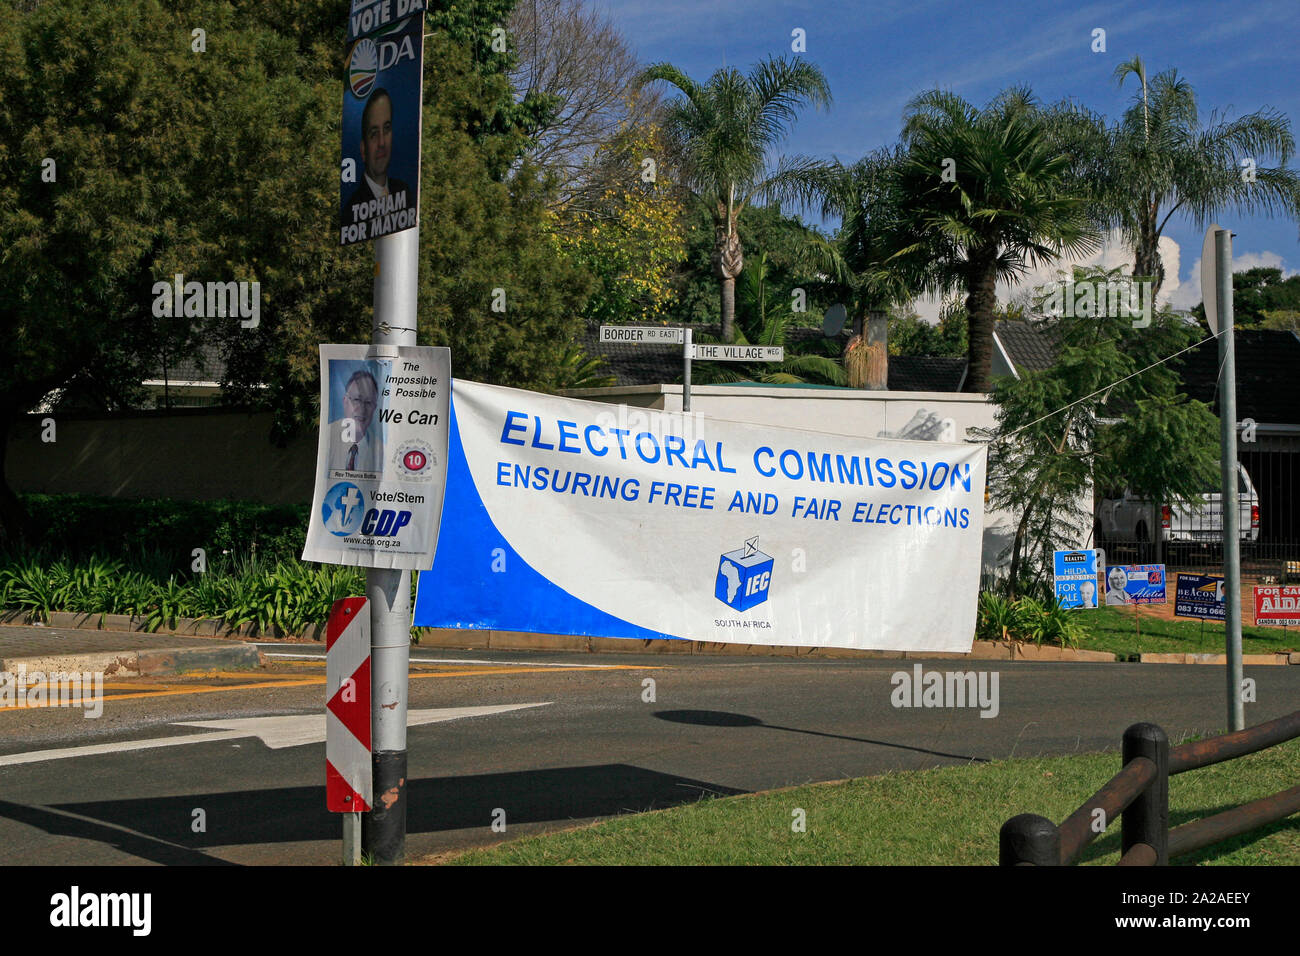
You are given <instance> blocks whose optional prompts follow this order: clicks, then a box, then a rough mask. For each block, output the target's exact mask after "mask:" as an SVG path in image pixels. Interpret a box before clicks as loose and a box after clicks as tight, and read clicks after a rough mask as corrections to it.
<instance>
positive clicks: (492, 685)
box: [0, 646, 1300, 865]
mask: <svg viewBox="0 0 1300 956" xmlns="http://www.w3.org/2000/svg"><path fill="white" fill-rule="evenodd" d="M266 649H267V650H269V651H271V652H272V653H290V654H299V653H301V654H306V655H309V656H310V655H314V654H316V649H315V648H312V647H305V648H304V647H293V646H280V647H277V648H266ZM412 657H413V668H412V675H413V676H412V680H411V699H410V705H409V706H410V708H411V709H412V710H413V711H418V710H425V709H445V708H461V707H484V706H489V705H518V704H541V705H543V706H534V707H527V708H522V709H516V710H512V711H509V712H504V713H495V714H489V715H485V716H473V717H458V718H456V719H446V720H443V721H441V722H437V723H428V724H423V725H420V726H413V727H411V729H410V731H409V736H408V747H409V773H410V780H409V783H408V801H409V804H408V838H407V855H408V858H409V859H417V858H420V857H422V856H425V855H431V854H437V853H441V852H445V851H448V850H454V849H458V848H463V847H468V846H479V845H487V844H491V843H494V842H497V841H499V840H502V839H510V838H514V837H517V836H521V835H524V834H528V833H534V832H538V831H540V830H546V829H555V828H559V827H564V826H569V825H571V824H572V823H574V822H576V821H584V820H589V819H593V818H597V817H604V816H608V815H613V814H619V813H624V812H630V811H636V810H644V809H649V808H660V807H665V806H670V805H673V804H677V803H682V802H687V801H692V800H695V799H698V798H699V797H700V796H701V795H702V794H734V793H743V792H750V791H754V790H760V789H769V788H775V787H784V786H790V785H794V784H800V783H807V782H810V781H818V780H832V779H840V778H844V777H852V776H862V775H867V774H876V773H882V772H885V771H888V770H896V769H909V768H923V767H933V766H939V765H947V764H960V763H966V762H970V761H983V760H992V759H1000V758H1004V757H1008V756H1032V755H1049V754H1066V753H1072V752H1076V751H1084V750H1100V749H1117V748H1118V745H1119V740H1120V735H1121V733H1122V732H1123V730H1124V728H1125V727H1126V726H1128V725H1129V724H1131V723H1134V722H1136V721H1139V720H1149V721H1154V722H1156V723H1159V724H1161V725H1162V726H1163V727H1165V728H1166V730H1167V731H1168V732H1169V734H1170V737H1171V739H1172V740H1174V741H1175V742H1177V741H1178V740H1179V739H1180V738H1181V737H1182V736H1184V735H1187V734H1191V733H1215V732H1219V731H1220V730H1221V729H1222V727H1223V725H1224V713H1225V705H1224V686H1223V685H1224V672H1223V668H1221V667H1212V666H1177V665H1167V666H1161V665H1137V664H1044V663H1020V664H1013V663H1009V662H1008V663H997V664H990V663H987V662H970V663H967V662H957V661H927V662H924V664H923V667H924V670H925V671H927V672H928V671H936V670H937V671H941V672H942V671H948V670H974V671H977V672H983V673H986V674H988V675H990V676H991V675H993V674H996V675H997V680H998V685H997V686H998V695H997V713H996V716H989V717H982V716H981V708H979V707H963V708H957V707H895V706H893V704H892V703H891V692H892V691H893V683H892V681H891V675H893V674H895V673H896V672H898V671H905V672H907V674H908V675H909V677H910V675H911V674H912V671H913V667H914V666H915V664H916V663H917V662H915V661H911V662H903V661H817V660H809V659H799V660H791V659H788V658H726V657H716V658H715V657H690V658H685V657H670V656H666V655H657V656H653V657H649V656H647V657H632V656H629V655H623V654H619V655H587V654H581V655H580V654H540V653H538V654H530V653H526V652H499V653H491V652H464V653H458V652H454V651H452V652H448V651H443V650H429V651H424V650H418V649H417V650H415V651H414V652H413V655H412ZM274 660H275V662H276V663H275V664H274V666H273V667H271V668H270V669H268V670H267V671H266V672H263V673H258V674H254V675H251V676H250V675H231V676H227V677H217V678H196V679H192V680H184V681H182V680H176V679H158V680H151V679H138V680H134V681H123V682H120V683H119V684H115V685H112V686H111V687H108V688H106V689H105V694H106V695H108V696H107V697H106V699H105V701H104V706H103V713H102V716H100V717H98V718H95V719H87V718H85V717H84V716H83V714H82V711H81V710H80V709H54V708H42V709H3V710H0V864H5V865H14V864H28V863H31V864H58V865H62V864H77V865H86V864H119V863H158V864H218V865H220V864H223V863H240V864H289V863H315V864H331V863H334V862H336V861H337V859H338V856H339V852H340V845H341V844H340V821H339V818H338V817H337V816H336V815H333V814H330V813H328V812H326V810H325V807H324V803H325V800H324V762H325V753H324V751H325V747H324V743H323V742H319V740H318V741H317V742H312V743H306V744H297V745H293V744H292V741H290V742H289V744H286V742H285V740H284V739H277V738H275V734H274V733H272V732H269V731H268V733H270V737H268V738H265V739H264V738H263V737H259V736H257V735H256V733H255V731H254V730H253V729H249V728H259V727H261V726H262V724H257V723H254V724H239V725H237V726H236V728H235V729H233V730H232V729H230V728H231V725H230V724H229V723H228V722H229V721H231V720H236V719H246V718H257V717H267V716H273V715H294V714H297V715H315V716H317V717H319V716H320V715H321V714H322V712H323V698H324V689H323V683H324V668H323V664H322V662H323V658H321V657H318V658H317V659H316V660H311V659H300V658H286V657H277V658H274ZM438 662H442V663H438ZM474 662H478V663H474ZM1246 675H1247V676H1248V677H1251V678H1254V679H1255V680H1256V682H1257V698H1258V702H1257V703H1251V704H1247V705H1246V717H1247V723H1248V724H1255V723H1260V722H1262V721H1264V720H1269V719H1272V718H1274V717H1278V716H1281V715H1282V714H1285V713H1288V712H1290V711H1292V710H1294V709H1296V708H1297V707H1300V667H1258V668H1247V670H1246ZM647 679H651V680H653V681H654V684H653V697H654V699H653V701H649V700H646V699H645V698H646V697H649V696H650V694H649V692H648V691H649V689H648V688H647V687H646V685H645V684H644V683H643V682H644V681H646V680H647ZM987 679H988V678H986V680H987ZM986 686H991V685H986ZM984 710H985V711H991V710H992V708H991V707H986V708H984ZM444 716H445V715H444ZM202 721H221V722H226V723H225V726H224V729H223V728H213V727H211V726H208V727H192V726H178V724H179V723H182V722H202ZM299 723H302V722H299ZM308 723H309V724H310V721H308ZM320 728H321V732H320V739H323V718H321V721H320ZM281 730H283V728H281ZM245 731H247V734H246V735H244V733H245ZM186 736H197V737H200V738H202V739H200V740H195V741H193V742H190V743H183V744H180V743H178V740H177V739H176V738H182V737H186ZM158 738H168V740H169V742H170V743H172V744H176V745H172V746H161V747H148V748H145V749H140V748H139V747H138V742H139V741H142V740H156V739H158ZM214 738H215V739H214ZM267 740H270V741H271V742H272V743H274V744H276V746H268V745H267ZM133 742H136V743H137V746H136V747H135V749H121V748H124V747H125V748H131V747H132V743H133ZM95 745H104V746H103V747H102V749H104V750H105V751H106V752H95V753H89V754H87V753H81V754H79V755H74V756H68V755H67V754H59V753H57V751H61V750H63V749H64V748H85V747H90V746H95ZM45 751H55V752H56V753H45V754H43V755H41V759H37V760H29V761H28V762H15V761H17V760H19V759H20V758H19V755H23V754H32V753H34V752H45ZM1085 796H1087V795H1086V794H1081V795H1080V798H1081V799H1082V798H1083V797H1085ZM498 809H500V810H504V812H505V825H506V832H505V833H504V834H503V833H499V832H494V830H493V829H492V822H493V818H494V811H497V810H498ZM200 811H201V812H200ZM496 816H497V818H498V819H499V818H500V814H496ZM200 823H201V824H202V827H200V826H199V824H200Z"/></svg>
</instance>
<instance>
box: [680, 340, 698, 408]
mask: <svg viewBox="0 0 1300 956" xmlns="http://www.w3.org/2000/svg"><path fill="white" fill-rule="evenodd" d="M694 348H695V346H694V345H693V344H692V343H691V330H690V329H689V328H688V329H687V330H686V341H685V344H684V345H683V346H682V361H683V362H684V363H685V365H686V374H685V375H684V376H683V378H682V411H683V412H689V411H690V410H691V350H692V349H694Z"/></svg>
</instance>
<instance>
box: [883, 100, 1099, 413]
mask: <svg viewBox="0 0 1300 956" xmlns="http://www.w3.org/2000/svg"><path fill="white" fill-rule="evenodd" d="M1049 130H1050V121H1049V116H1048V115H1047V114H1046V113H1044V112H1043V111H1041V110H1040V109H1039V108H1038V106H1037V104H1036V103H1035V102H1034V100H1033V97H1032V96H1031V95H1030V93H1029V91H1028V90H1025V89H1020V88H1013V89H1010V90H1007V91H1004V92H1003V93H1001V94H999V95H998V96H997V97H995V98H994V99H993V101H992V102H990V103H989V105H988V106H987V107H985V108H984V109H983V110H977V109H975V108H974V107H972V106H971V105H970V104H969V103H967V102H966V101H965V100H963V99H962V98H961V97H959V96H957V95H956V94H954V93H948V92H943V91H938V90H936V91H931V92H929V93H923V94H921V95H920V96H918V97H916V99H914V100H913V101H912V102H911V103H910V104H908V108H907V112H906V114H905V118H904V126H903V135H902V141H903V148H904V150H905V158H904V159H903V160H902V162H901V163H900V164H899V165H898V167H897V170H896V172H895V174H894V175H895V176H896V179H895V182H894V186H893V188H892V195H895V196H896V197H897V201H898V202H899V203H900V206H899V209H898V211H897V214H896V215H895V216H894V217H893V219H892V221H891V220H890V219H889V218H888V217H886V218H885V219H884V228H885V230H886V235H885V238H884V239H883V240H882V242H883V244H884V246H885V247H886V248H892V249H894V250H895V251H894V252H893V254H892V255H891V256H889V258H888V259H886V260H885V265H886V266H889V267H892V268H895V269H900V270H901V274H902V275H903V277H905V279H906V281H907V284H910V285H912V286H915V287H918V288H920V289H921V290H922V291H924V292H928V293H937V294H940V295H946V294H949V293H951V292H954V291H964V292H965V293H966V313H967V323H968V326H967V327H968V330H969V334H968V345H967V347H968V350H969V351H968V356H969V363H970V371H969V373H968V375H967V377H966V389H967V390H968V391H972V392H986V391H988V389H989V386H990V372H991V365H992V358H993V322H994V319H995V317H996V312H997V295H996V292H995V290H996V286H997V283H998V281H1000V280H1010V279H1012V278H1014V277H1016V276H1018V275H1022V274H1023V273H1025V272H1026V271H1028V269H1029V268H1030V267H1034V266H1037V265H1039V264H1041V263H1047V262H1052V261H1055V260H1057V259H1059V258H1060V257H1061V256H1062V255H1067V254H1068V255H1081V254H1084V253H1087V252H1090V251H1092V250H1093V249H1095V248H1096V247H1097V244H1098V237H1097V235H1096V232H1095V230H1094V228H1093V225H1092V223H1091V222H1090V220H1089V217H1088V214H1087V210H1086V208H1085V196H1084V193H1083V190H1082V189H1081V187H1080V184H1078V183H1077V181H1076V180H1075V179H1074V178H1073V177H1072V175H1071V167H1070V158H1069V157H1068V156H1067V155H1066V154H1065V153H1064V152H1062V151H1061V150H1060V149H1059V148H1057V147H1055V146H1053V144H1052V142H1051V141H1050V139H1049V136H1048V133H1049Z"/></svg>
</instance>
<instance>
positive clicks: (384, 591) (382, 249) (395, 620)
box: [361, 226, 450, 865]
mask: <svg viewBox="0 0 1300 956" xmlns="http://www.w3.org/2000/svg"><path fill="white" fill-rule="evenodd" d="M419 256H420V230H419V227H418V226H417V227H415V228H412V229H406V230H403V231H402V232H398V233H394V234H392V235H388V236H382V237H380V238H379V239H376V240H375V298H374V303H375V316H374V327H373V329H372V330H371V338H370V342H371V352H372V353H373V354H375V355H376V356H391V357H393V358H396V356H397V346H401V345H415V344H416V343H415V329H416V313H415V303H416V294H417V276H418V265H419ZM447 386H448V387H449V386H450V383H447ZM366 597H367V598H368V599H369V600H370V655H371V672H370V673H371V682H370V687H371V693H370V714H371V718H370V722H371V751H372V753H373V760H374V763H373V767H374V793H375V802H374V806H373V807H372V808H371V810H370V812H369V813H367V814H366V815H365V818H364V819H363V820H362V825H361V842H362V846H363V847H364V848H365V850H366V852H367V853H368V854H369V855H370V858H371V859H372V860H373V861H374V862H375V863H378V864H381V865H392V864H397V863H401V862H402V858H403V856H404V855H405V853H406V780H407V777H406V703H407V683H408V679H407V675H408V673H409V669H410V656H411V572H410V571H405V570H395V569H389V568H367V569H366Z"/></svg>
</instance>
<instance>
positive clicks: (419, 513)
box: [302, 345, 451, 570]
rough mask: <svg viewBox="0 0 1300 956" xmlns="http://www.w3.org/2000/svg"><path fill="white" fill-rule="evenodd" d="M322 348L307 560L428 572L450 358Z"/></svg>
mask: <svg viewBox="0 0 1300 956" xmlns="http://www.w3.org/2000/svg"><path fill="white" fill-rule="evenodd" d="M377 351H378V350H377V349H376V348H373V347H370V346H365V345H322V346H321V347H320V361H321V399H320V407H321V427H320V439H319V441H318V443H317V451H316V493H315V495H314V496H313V499H312V511H311V518H310V519H309V524H308V526H307V546H306V548H304V549H303V553H302V559H303V560H304V561H323V562H326V563H328V564H353V565H359V566H362V567H368V568H406V569H410V570H421V569H425V568H428V567H429V566H430V565H431V564H432V562H433V550H434V547H435V546H436V545H437V543H438V519H439V516H440V515H441V513H442V498H443V490H444V487H445V485H446V471H447V434H448V427H449V420H448V396H449V394H450V391H451V351H450V350H449V349H445V348H426V347H416V346H402V347H398V348H388V349H387V350H386V352H385V354H376V352H377Z"/></svg>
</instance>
